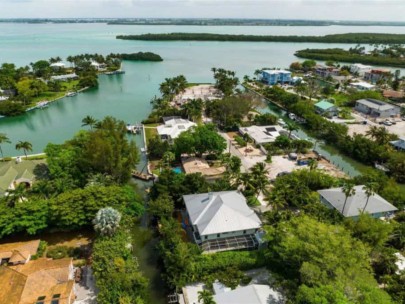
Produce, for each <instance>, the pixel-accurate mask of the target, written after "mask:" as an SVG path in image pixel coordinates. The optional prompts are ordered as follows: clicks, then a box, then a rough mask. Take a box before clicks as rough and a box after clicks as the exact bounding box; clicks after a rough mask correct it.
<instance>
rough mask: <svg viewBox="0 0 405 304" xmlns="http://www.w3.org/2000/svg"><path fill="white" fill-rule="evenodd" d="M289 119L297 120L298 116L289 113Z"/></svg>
mask: <svg viewBox="0 0 405 304" xmlns="http://www.w3.org/2000/svg"><path fill="white" fill-rule="evenodd" d="M288 118H290V119H292V120H295V119H296V118H297V116H296V115H295V114H294V113H288Z"/></svg>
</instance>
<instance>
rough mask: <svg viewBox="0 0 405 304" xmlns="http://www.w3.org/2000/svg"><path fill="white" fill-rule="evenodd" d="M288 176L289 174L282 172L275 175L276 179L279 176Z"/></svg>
mask: <svg viewBox="0 0 405 304" xmlns="http://www.w3.org/2000/svg"><path fill="white" fill-rule="evenodd" d="M289 174H291V172H288V171H283V172H280V173H278V174H277V177H279V176H284V175H289Z"/></svg>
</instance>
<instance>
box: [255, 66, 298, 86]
mask: <svg viewBox="0 0 405 304" xmlns="http://www.w3.org/2000/svg"><path fill="white" fill-rule="evenodd" d="M259 79H260V80H261V81H262V82H264V83H266V84H268V85H275V84H290V83H291V72H290V71H286V70H276V69H273V70H262V71H261V74H260V75H259Z"/></svg>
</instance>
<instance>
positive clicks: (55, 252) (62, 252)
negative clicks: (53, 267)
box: [46, 246, 73, 260]
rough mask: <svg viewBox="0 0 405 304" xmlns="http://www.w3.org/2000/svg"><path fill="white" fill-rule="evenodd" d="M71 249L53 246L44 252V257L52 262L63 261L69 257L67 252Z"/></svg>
mask: <svg viewBox="0 0 405 304" xmlns="http://www.w3.org/2000/svg"><path fill="white" fill-rule="evenodd" d="M72 249H73V248H70V247H67V246H55V247H53V248H52V249H49V250H48V251H47V252H46V257H47V258H51V259H54V260H59V259H63V258H66V257H68V256H69V251H71V250H72Z"/></svg>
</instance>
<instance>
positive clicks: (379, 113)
mask: <svg viewBox="0 0 405 304" xmlns="http://www.w3.org/2000/svg"><path fill="white" fill-rule="evenodd" d="M354 109H355V110H356V111H358V112H361V113H364V114H366V115H370V116H373V117H379V118H387V117H392V116H398V115H399V114H400V112H401V108H400V107H398V106H395V105H392V104H389V103H386V102H384V101H381V100H377V99H371V98H367V99H360V100H357V101H356V105H355V107H354Z"/></svg>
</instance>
